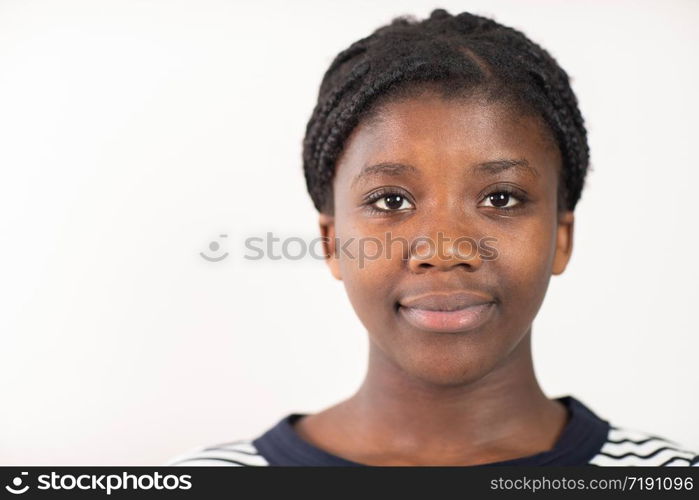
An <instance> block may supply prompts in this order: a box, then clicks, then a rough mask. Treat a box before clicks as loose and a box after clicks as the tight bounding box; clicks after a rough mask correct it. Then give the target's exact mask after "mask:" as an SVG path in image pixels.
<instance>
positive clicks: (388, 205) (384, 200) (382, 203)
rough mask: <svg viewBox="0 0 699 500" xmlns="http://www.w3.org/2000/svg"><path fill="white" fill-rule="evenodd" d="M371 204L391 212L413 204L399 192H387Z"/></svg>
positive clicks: (410, 206)
mask: <svg viewBox="0 0 699 500" xmlns="http://www.w3.org/2000/svg"><path fill="white" fill-rule="evenodd" d="M373 205H374V206H375V207H376V208H378V209H379V210H385V211H387V212H392V211H396V210H405V209H407V208H412V207H413V205H412V203H410V202H409V201H408V199H407V198H406V197H405V196H403V195H401V194H387V195H384V196H382V197H381V198H379V199H377V200H376V201H375V202H374V203H373Z"/></svg>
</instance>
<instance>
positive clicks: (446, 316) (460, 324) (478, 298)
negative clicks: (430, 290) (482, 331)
mask: <svg viewBox="0 0 699 500" xmlns="http://www.w3.org/2000/svg"><path fill="white" fill-rule="evenodd" d="M494 306H495V302H494V301H493V300H492V298H490V297H485V296H482V295H480V294H475V293H471V292H461V293H455V294H427V295H421V296H418V297H412V298H408V299H404V300H401V301H400V303H399V310H400V313H401V314H402V316H403V317H404V318H405V319H406V320H407V321H408V323H410V324H411V325H412V326H414V327H415V328H417V329H419V330H427V331H433V332H463V331H468V330H473V329H475V328H478V327H479V326H481V325H483V324H484V323H485V322H486V321H488V319H489V318H490V315H491V314H492V311H493V309H494Z"/></svg>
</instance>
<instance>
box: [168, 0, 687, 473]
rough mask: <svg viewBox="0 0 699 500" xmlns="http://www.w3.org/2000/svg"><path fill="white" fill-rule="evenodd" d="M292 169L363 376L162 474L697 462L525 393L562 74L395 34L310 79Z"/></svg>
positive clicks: (568, 243)
mask: <svg viewBox="0 0 699 500" xmlns="http://www.w3.org/2000/svg"><path fill="white" fill-rule="evenodd" d="M303 160H304V171H305V178H306V181H307V186H308V191H309V193H310V195H311V197H312V199H313V202H314V204H315V206H316V208H317V209H318V212H319V223H320V230H321V234H322V235H323V236H324V237H325V239H324V241H325V242H326V247H325V249H326V252H327V264H328V267H329V269H330V271H331V273H332V275H333V276H334V277H335V278H336V279H338V280H342V281H343V282H344V285H345V288H346V290H347V294H348V296H349V300H350V302H351V304H352V307H353V308H354V310H355V311H356V313H357V315H358V317H359V319H360V320H361V321H362V323H363V325H364V326H365V327H366V330H367V332H368V335H369V345H370V353H369V365H368V370H367V373H366V377H365V379H364V381H363V383H362V384H361V386H360V387H359V388H358V390H357V391H356V393H355V394H353V395H352V396H351V397H349V398H348V399H346V400H344V401H342V402H340V403H339V404H336V405H334V406H331V407H329V408H327V409H325V410H324V411H321V412H319V413H317V414H291V415H287V416H286V417H284V418H283V419H281V420H280V421H279V422H278V424H277V425H275V426H274V427H273V428H271V429H269V430H268V431H267V432H265V433H264V434H262V435H261V436H258V437H257V438H255V439H243V440H239V441H234V442H230V443H225V444H221V445H216V446H211V447H206V448H200V449H197V450H194V451H192V452H190V453H187V454H185V455H182V456H180V457H176V458H175V459H173V460H172V461H171V462H170V464H173V465H216V464H219V465H338V466H344V465H346V466H361V465H379V466H380V465H461V466H477V465H486V464H487V465H587V464H589V465H600V466H603V465H657V466H687V465H699V460H698V458H697V454H696V453H695V452H692V451H689V450H687V449H686V448H685V447H684V446H681V445H679V444H677V443H673V442H670V441H668V440H666V439H664V438H662V437H658V436H654V435H651V434H648V433H644V432H638V431H632V430H628V429H624V428H619V427H616V426H614V425H611V424H610V423H609V422H607V421H606V420H604V419H602V418H600V417H599V416H597V415H596V414H595V413H594V412H593V411H591V410H590V409H589V408H588V407H586V405H585V404H584V403H583V402H581V401H579V400H578V399H576V398H575V397H573V396H572V395H569V396H564V397H560V398H557V399H549V398H548V397H547V396H546V395H545V394H544V393H543V391H542V389H541V387H540V386H539V383H538V381H537V379H536V376H535V371H534V368H533V363H532V353H531V335H532V322H533V320H534V318H535V316H536V314H537V312H538V311H539V308H540V306H541V304H542V301H543V299H544V296H545V294H546V290H547V287H548V284H549V280H550V278H551V276H552V275H557V274H560V273H563V272H564V270H565V268H566V265H567V263H568V261H569V259H570V257H571V252H572V247H573V222H574V210H575V207H576V204H577V202H578V200H579V199H580V196H581V192H582V189H583V185H584V180H585V175H586V172H587V169H588V163H589V151H588V143H587V135H586V130H585V126H584V121H583V118H582V116H581V114H580V111H579V109H578V105H577V100H576V97H575V95H574V93H573V91H572V90H571V87H570V84H569V79H568V76H567V74H566V73H565V71H564V70H563V69H561V68H560V67H559V66H558V64H557V63H556V61H555V60H554V59H553V58H552V57H551V56H550V55H549V54H548V53H547V52H546V51H545V50H544V49H542V48H541V47H540V46H539V45H537V44H535V43H534V42H532V41H531V40H529V39H528V38H527V37H526V36H525V35H524V34H522V33H521V32H519V31H516V30H514V29H511V28H508V27H505V26H502V25H500V24H498V23H496V22H494V21H493V20H491V19H488V18H484V17H480V16H476V15H472V14H469V13H466V12H464V13H461V14H458V15H455V16H454V15H451V14H449V13H448V12H446V11H445V10H443V9H437V10H435V11H433V12H432V14H431V15H430V17H429V18H428V19H425V20H423V21H416V20H414V19H412V18H398V19H395V20H394V21H393V22H392V23H391V24H389V25H387V26H384V27H381V28H379V29H377V30H376V31H375V32H374V33H372V34H371V35H370V36H368V37H366V38H363V39H361V40H359V41H357V42H355V43H353V44H352V45H351V46H350V47H349V48H347V49H346V50H344V51H343V52H341V53H340V54H339V55H338V56H337V57H336V58H335V60H334V61H333V62H332V64H331V65H330V68H329V69H328V70H327V72H326V74H325V76H324V78H323V81H322V84H321V87H320V93H319V97H318V103H317V106H316V108H315V110H314V111H313V114H312V116H311V119H310V121H309V123H308V127H307V132H306V137H305V140H304V155H303ZM367 242H370V243H372V248H371V251H370V252H369V251H368V250H367V248H368V247H367V245H366V243H367ZM369 253H370V255H369ZM360 256H361V257H362V258H359V257H360ZM369 257H371V258H369Z"/></svg>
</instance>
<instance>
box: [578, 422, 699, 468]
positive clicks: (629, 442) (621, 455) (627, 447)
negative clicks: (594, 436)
mask: <svg viewBox="0 0 699 500" xmlns="http://www.w3.org/2000/svg"><path fill="white" fill-rule="evenodd" d="M590 465H599V466H614V465H618V466H655V467H666V466H694V467H699V452H698V451H697V450H696V449H695V448H694V447H691V446H687V445H685V444H683V443H678V442H676V441H673V440H671V439H667V438H665V437H663V436H659V435H657V434H653V433H650V432H645V431H642V430H638V429H634V428H631V427H624V426H616V425H611V426H610V428H609V433H608V435H607V439H606V441H605V443H604V444H603V445H602V448H601V449H600V450H599V452H598V453H597V454H596V455H595V456H594V457H593V458H592V459H591V460H590Z"/></svg>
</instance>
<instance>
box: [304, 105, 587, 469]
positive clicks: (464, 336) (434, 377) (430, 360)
mask: <svg viewBox="0 0 699 500" xmlns="http://www.w3.org/2000/svg"><path fill="white" fill-rule="evenodd" d="M503 159H507V160H518V161H520V160H526V162H527V164H528V165H529V167H531V168H506V169H500V170H499V171H484V170H483V169H479V168H478V166H479V165H482V164H483V163H486V162H493V161H499V160H503ZM384 162H390V163H392V164H397V163H400V164H409V165H411V166H413V167H415V168H414V169H410V170H406V169H400V168H399V169H393V170H392V171H388V170H387V171H384V170H378V171H377V172H376V173H375V174H373V175H367V176H364V177H363V178H362V179H361V180H356V178H357V176H358V174H359V173H360V172H361V171H362V169H363V167H365V166H367V165H376V164H381V163H384ZM561 162H562V160H561V154H560V151H559V149H558V147H557V146H556V145H555V143H554V142H553V139H552V136H551V133H550V131H549V129H548V128H547V127H546V125H545V124H544V123H543V121H542V120H541V119H539V118H538V117H536V116H533V115H531V114H530V115H527V114H523V113H521V112H519V111H517V110H516V109H515V108H513V107H512V106H507V105H504V104H499V103H494V102H487V101H485V100H484V99H479V98H476V97H472V98H458V99H449V100H446V99H444V98H443V97H440V96H439V95H437V94H435V93H432V92H423V93H422V94H419V95H416V96H414V97H409V98H404V99H402V100H400V101H394V102H389V103H387V104H384V105H383V106H382V107H381V108H380V109H379V111H378V113H377V114H376V115H375V119H371V120H364V121H363V122H361V123H360V124H359V125H358V126H357V127H356V128H355V130H354V131H353V133H352V135H351V136H350V137H349V139H348V141H347V142H346V144H345V148H344V150H343V153H342V155H341V157H340V158H339V159H338V162H337V168H336V174H335V178H334V183H333V193H334V214H333V215H330V214H323V213H321V214H320V229H321V233H322V235H323V236H325V237H327V238H328V239H329V243H328V244H327V246H326V253H327V254H328V256H329V257H328V258H327V261H326V262H327V264H328V266H329V268H330V270H331V272H332V274H333V276H334V277H335V278H337V279H338V280H342V281H343V282H344V285H345V288H346V290H347V294H348V296H349V299H350V302H351V303H352V306H353V308H354V309H355V311H356V313H357V315H358V317H359V319H360V320H361V321H362V323H363V325H364V326H365V327H366V329H367V332H368V334H369V349H370V350H369V364H368V370H367V374H366V377H365V379H364V381H363V383H362V384H361V386H360V387H359V389H358V390H357V392H356V393H355V394H354V395H352V396H351V397H349V398H348V399H346V400H344V401H342V402H340V403H338V404H336V405H334V406H332V407H330V408H327V409H325V410H323V411H321V412H319V413H316V414H313V415H308V416H306V417H304V418H302V419H300V420H299V421H298V422H297V423H296V430H297V432H298V433H299V434H300V436H301V437H303V438H304V439H305V440H307V441H308V442H310V443H312V444H314V445H316V446H317V447H319V448H322V449H324V450H326V451H328V452H330V453H333V454H335V455H338V456H341V457H343V458H346V459H348V460H352V461H354V462H359V463H363V464H367V465H477V464H483V463H491V462H499V461H503V460H510V459H514V458H519V457H525V456H529V455H533V454H536V453H540V452H543V451H547V450H550V449H551V448H552V447H553V446H554V445H555V443H556V441H557V440H558V438H559V437H560V434H561V432H562V430H563V428H564V426H565V424H566V422H567V419H568V415H567V411H566V410H565V408H564V407H563V405H561V404H560V403H559V402H557V401H554V400H551V399H548V398H547V397H546V396H545V394H544V393H543V391H542V389H541V387H540V386H539V384H538V381H537V379H536V376H535V372H534V368H533V362H532V354H531V331H532V322H533V320H534V317H535V316H536V313H537V312H538V310H539V308H540V306H541V303H542V301H543V299H544V296H545V293H546V290H547V288H548V283H549V280H550V278H551V276H552V275H557V274H560V273H562V272H563V271H564V270H565V268H566V266H567V264H568V261H569V259H570V256H571V252H572V244H573V220H574V219H573V213H572V212H569V211H563V210H560V209H559V206H558V205H557V190H558V183H559V171H560V168H561ZM503 186H509V187H510V188H513V189H515V190H516V191H517V193H516V194H514V195H506V196H504V197H502V196H501V197H500V198H497V196H498V195H495V198H493V197H490V195H491V194H495V193H501V192H502V189H501V188H502V187H503ZM379 188H390V189H389V191H390V193H398V194H400V196H401V198H397V197H395V194H394V195H393V197H391V194H388V197H389V198H386V197H385V196H384V197H383V198H382V199H380V200H378V201H375V202H373V203H371V204H367V203H366V196H367V195H368V194H371V193H374V192H376V191H377V189H379ZM493 199H496V200H497V199H499V200H500V202H499V204H496V203H494V202H493V201H492V200H493ZM503 202H504V203H505V207H503ZM506 207H516V208H515V209H514V210H512V211H507V210H505V208H506ZM372 208H373V209H374V210H373V211H372ZM377 209H378V211H377ZM381 209H382V210H381ZM389 231H390V233H391V234H392V236H393V237H394V238H397V237H403V238H405V239H406V240H408V241H413V240H414V239H415V238H417V237H430V238H432V240H433V241H435V242H437V241H438V232H440V231H441V232H442V234H443V235H444V237H450V238H451V240H450V241H453V240H454V239H456V238H457V237H459V236H463V235H468V236H469V237H472V238H474V240H478V239H480V238H483V237H494V238H496V242H495V243H491V244H490V246H491V247H494V248H496V249H497V252H498V256H497V258H496V259H494V260H492V259H491V260H487V259H484V258H482V256H481V255H479V254H478V252H469V251H468V248H466V249H465V250H461V253H459V251H458V250H459V249H457V248H455V246H454V244H453V243H451V242H450V241H446V242H443V243H442V244H441V247H440V248H439V250H440V251H439V252H435V253H434V254H432V255H428V256H426V257H425V254H423V255H419V254H418V252H417V251H414V250H410V249H407V250H405V251H403V250H401V248H402V247H400V246H397V247H394V249H393V250H392V255H391V256H390V258H388V257H386V256H382V257H380V258H376V259H373V260H368V259H367V260H365V261H364V262H363V265H360V262H359V260H358V259H356V258H354V259H352V258H349V257H348V256H347V255H345V254H343V253H340V254H339V255H337V256H336V255H335V245H334V241H335V240H334V239H335V237H337V238H339V241H340V242H341V243H342V242H344V241H347V239H348V238H355V241H357V240H358V239H359V238H367V237H377V238H379V239H381V240H383V238H384V237H385V233H387V232H389ZM358 245H359V244H358V243H354V244H353V245H350V247H349V248H350V249H351V253H352V254H353V255H355V256H356V255H357V252H358V250H359V247H358ZM373 251H374V250H373V249H369V248H368V247H367V252H369V253H371V252H373ZM384 251H385V249H384ZM444 290H449V291H454V290H470V291H475V292H478V293H480V294H483V295H485V296H488V297H491V298H492V299H493V300H494V305H493V309H492V311H491V312H490V313H489V315H488V316H487V321H485V322H484V323H483V324H481V325H479V326H477V327H476V328H474V329H470V330H468V331H464V332H448V333H445V332H435V331H427V330H421V329H419V328H416V327H415V326H414V325H412V324H410V323H408V322H406V320H405V318H403V317H402V315H401V314H400V313H399V311H398V303H399V302H400V300H401V298H403V297H405V296H406V295H410V294H414V293H418V292H419V293H422V292H425V291H437V292H439V291H444Z"/></svg>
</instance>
